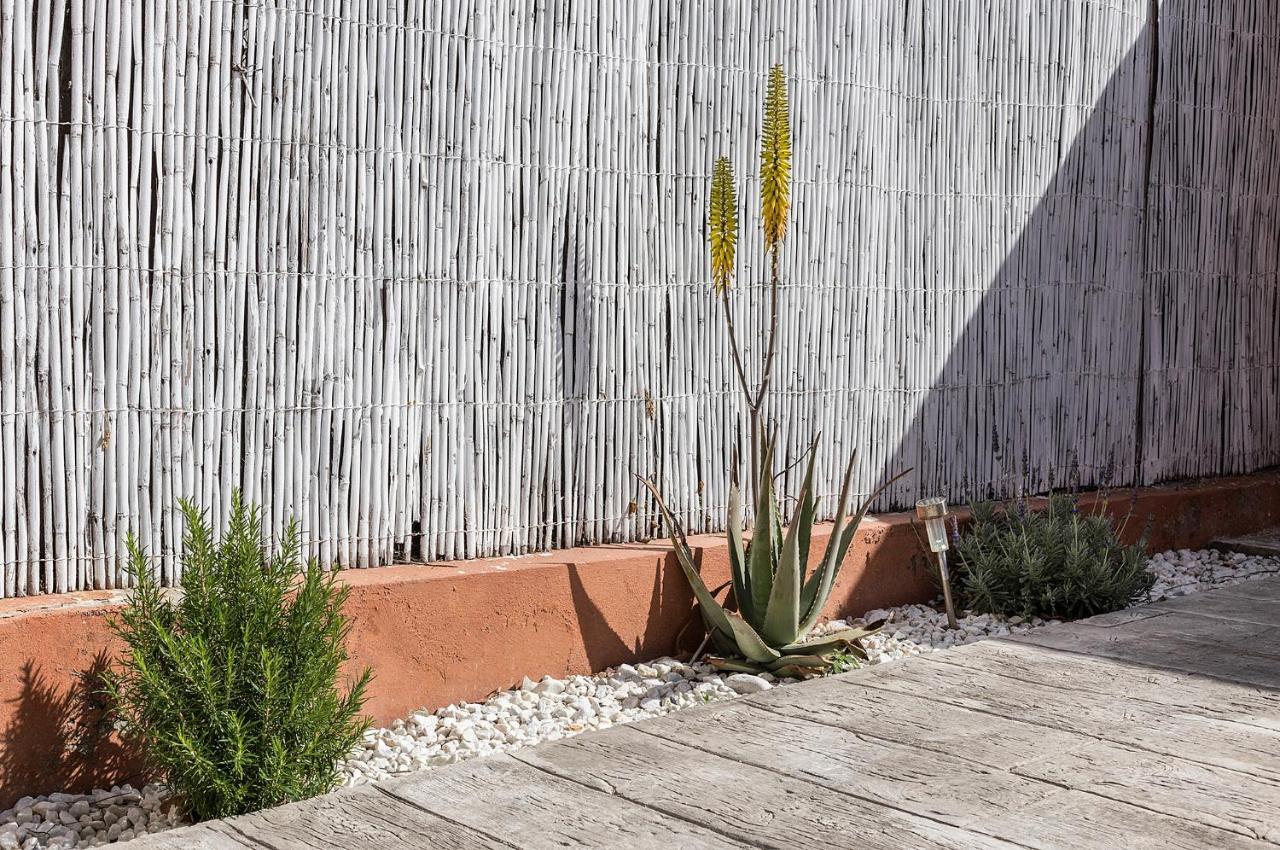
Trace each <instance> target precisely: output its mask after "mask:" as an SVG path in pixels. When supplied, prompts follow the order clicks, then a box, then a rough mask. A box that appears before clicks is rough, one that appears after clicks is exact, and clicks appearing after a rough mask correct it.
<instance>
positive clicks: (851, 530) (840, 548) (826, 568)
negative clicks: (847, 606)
mask: <svg viewBox="0 0 1280 850" xmlns="http://www.w3.org/2000/svg"><path fill="white" fill-rule="evenodd" d="M856 457H857V455H856V453H855V455H854V457H853V458H850V460H849V466H848V468H847V469H846V470H845V481H844V484H843V485H842V486H841V488H840V500H841V503H842V504H841V505H840V507H839V508H838V509H837V512H836V520H835V524H834V525H833V527H832V530H831V537H830V539H828V540H827V552H826V555H824V556H823V559H822V566H821V568H820V569H819V570H818V571H817V572H815V573H814V574H813V575H812V576H811V577H810V581H811V582H813V581H816V582H817V584H816V586H815V587H814V589H813V596H812V598H810V599H809V602H808V607H807V608H806V609H805V611H806V613H805V614H804V616H803V618H802V619H801V622H800V634H802V635H803V634H807V633H808V631H809V629H811V628H813V625H814V623H816V622H817V621H818V617H820V616H822V609H823V608H824V607H826V604H827V598H828V597H829V596H830V595H831V588H832V587H834V586H835V582H836V578H837V577H838V576H839V575H840V567H841V566H842V565H843V564H844V558H845V555H846V554H848V552H849V546H850V545H851V544H852V543H853V538H854V535H856V534H857V533H858V527H859V526H860V525H862V520H863V519H864V518H865V517H866V515H867V511H868V510H869V509H870V508H871V503H872V502H874V501H875V500H876V497H877V496H879V495H880V494H881V493H883V492H884V491H885V489H886V488H887V487H888V486H889V485H890V484H892V483H893V482H895V481H897V480H898V479H899V478H901V477H902V476H904V475H906V474H907V473H908V472H910V471H911V469H910V468H908V469H904V470H902V472H899V473H898V474H897V475H895V476H893V477H892V478H890V479H889V480H887V481H885V482H884V483H883V484H881V485H880V486H879V487H877V488H876V489H874V490H872V491H871V495H869V496H867V498H866V499H864V500H863V502H862V504H861V505H860V506H859V507H858V511H857V513H855V514H854V515H853V517H852V518H851V519H850V520H849V522H848V524H845V523H844V504H843V502H844V498H845V495H846V493H847V490H848V484H849V478H850V474H851V473H852V472H853V463H854V460H855V459H856ZM805 590H806V591H808V588H807V587H806V588H805ZM806 595H807V593H806Z"/></svg>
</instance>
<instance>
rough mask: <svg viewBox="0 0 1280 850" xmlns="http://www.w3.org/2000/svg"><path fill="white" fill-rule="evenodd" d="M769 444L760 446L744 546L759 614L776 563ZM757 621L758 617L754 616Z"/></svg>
mask: <svg viewBox="0 0 1280 850" xmlns="http://www.w3.org/2000/svg"><path fill="white" fill-rule="evenodd" d="M772 457H773V446H772V444H768V445H766V446H765V448H764V453H763V457H762V458H761V461H760V469H761V470H763V471H762V472H761V473H760V486H759V498H758V499H757V501H756V524H755V527H754V528H753V529H752V530H751V544H750V545H749V546H748V547H747V569H748V572H749V573H750V575H751V582H750V587H749V588H748V589H749V591H750V596H751V606H752V611H753V613H754V614H755V615H756V616H757V617H760V616H763V615H764V614H765V613H766V612H767V611H768V610H769V597H770V596H771V595H772V593H773V569H774V564H775V563H776V560H777V558H776V556H775V549H774V540H775V538H776V537H777V535H778V527H779V526H780V525H781V524H780V523H779V521H778V506H777V503H776V502H775V501H774V496H773V472H772V469H773V464H772ZM757 622H758V620H757Z"/></svg>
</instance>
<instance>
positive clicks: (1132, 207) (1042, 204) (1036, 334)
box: [878, 0, 1274, 508]
mask: <svg viewBox="0 0 1280 850" xmlns="http://www.w3.org/2000/svg"><path fill="white" fill-rule="evenodd" d="M1201 5H1203V4H1199V3H1195V2H1191V0H1188V2H1179V0H1170V2H1165V3H1163V4H1161V5H1160V7H1159V10H1158V12H1157V11H1156V8H1155V5H1154V4H1153V6H1152V8H1151V9H1150V11H1149V13H1148V17H1147V20H1146V23H1145V25H1143V26H1142V28H1141V31H1140V33H1139V34H1138V36H1137V38H1136V39H1135V40H1134V41H1133V43H1132V45H1131V46H1130V47H1129V49H1128V50H1127V52H1125V54H1124V55H1123V57H1122V58H1121V59H1120V61H1119V62H1117V63H1116V65H1115V67H1114V69H1113V70H1112V72H1111V77H1110V79H1109V81H1108V82H1107V84H1106V86H1105V88H1104V89H1103V90H1102V91H1101V94H1100V96H1099V97H1098V98H1097V99H1096V102H1095V103H1094V105H1093V107H1092V109H1091V111H1090V112H1089V114H1088V115H1087V117H1086V118H1085V120H1084V121H1083V123H1082V124H1080V125H1079V127H1078V129H1077V130H1076V131H1075V132H1074V134H1073V135H1072V134H1067V133H1064V134H1063V138H1061V139H1060V144H1061V145H1062V146H1063V148H1064V149H1065V153H1064V154H1063V155H1062V156H1061V158H1060V161H1059V163H1058V165H1057V167H1056V168H1055V169H1054V172H1053V174H1052V176H1051V178H1050V179H1049V180H1048V181H1047V183H1046V184H1045V186H1044V189H1043V193H1042V195H1041V197H1040V198H1039V200H1037V201H1036V202H1035V204H1034V207H1033V208H1032V209H1031V210H1030V212H1029V215H1028V216H1027V218H1026V220H1025V224H1023V226H1022V227H1021V229H1020V231H1019V232H1018V235H1017V237H1016V240H1015V241H1014V243H1013V244H1012V247H1011V248H1010V250H1009V251H1008V252H1007V255H1006V256H1005V257H1004V258H1003V260H1002V261H1001V262H1000V264H999V268H998V269H997V270H996V271H995V273H994V275H993V276H992V277H991V278H990V279H989V280H985V281H978V283H981V284H982V285H984V286H985V292H984V293H983V294H982V295H981V296H980V300H979V301H978V303H977V304H976V306H975V307H973V308H972V309H970V308H968V307H967V306H966V305H965V304H964V303H963V299H962V298H960V297H958V296H957V295H956V293H955V291H954V290H951V289H949V288H948V287H947V285H946V283H947V282H946V281H945V279H944V278H943V277H942V276H941V275H938V276H936V277H935V278H934V279H933V280H932V281H928V280H926V281H925V289H926V291H925V293H924V296H923V299H924V303H923V305H921V306H922V307H923V309H926V310H929V311H930V312H931V314H932V315H933V321H934V324H935V328H934V332H935V333H937V334H941V335H949V336H950V337H951V338H952V339H953V340H954V341H953V343H952V345H951V348H950V351H949V353H948V354H947V356H946V359H945V362H943V364H942V365H941V367H940V368H939V369H938V370H937V373H936V375H935V376H934V378H933V381H932V385H931V386H930V387H929V389H928V392H927V393H926V394H924V395H923V397H922V398H921V399H920V401H919V403H918V405H917V407H916V410H915V412H914V414H913V417H912V419H911V423H910V426H909V427H908V428H907V429H906V430H905V432H904V436H903V437H902V439H901V440H900V441H899V443H898V445H897V448H896V450H895V451H894V452H893V453H892V455H891V456H890V458H889V460H888V462H887V463H886V464H885V466H884V468H883V470H881V474H882V475H883V476H884V477H888V476H889V475H892V474H893V473H894V472H896V471H898V470H901V469H903V468H905V467H913V472H912V473H911V474H910V475H909V476H907V477H906V478H905V479H903V481H902V482H900V484H899V485H898V486H896V487H895V488H894V490H893V491H892V492H891V493H890V495H889V497H888V498H887V499H885V500H882V503H881V504H880V505H879V506H878V507H881V508H883V507H886V506H887V505H888V504H889V503H892V504H893V505H907V504H910V503H911V502H913V501H914V500H915V499H916V498H920V497H923V496H927V495H937V494H946V495H948V496H949V497H951V498H952V499H957V498H962V497H999V496H1002V495H1009V494H1011V493H1013V492H1016V491H1018V490H1027V491H1030V492H1044V491H1046V490H1048V489H1051V488H1053V487H1055V486H1063V485H1065V484H1068V483H1071V482H1076V483H1079V484H1081V485H1085V486H1088V485H1106V484H1128V483H1145V482H1142V480H1141V479H1142V476H1141V473H1140V469H1141V466H1142V451H1143V448H1142V447H1143V445H1144V442H1145V441H1146V436H1145V432H1146V430H1147V429H1149V428H1151V427H1152V426H1153V424H1158V425H1160V426H1161V427H1164V428H1168V427H1169V426H1170V425H1172V424H1174V423H1169V422H1161V423H1152V422H1144V421H1143V409H1144V406H1145V404H1144V402H1145V401H1146V400H1145V399H1144V394H1146V393H1150V392H1153V391H1155V392H1158V391H1159V390H1158V388H1157V389H1155V390H1153V389H1152V384H1151V381H1150V379H1149V377H1148V376H1147V375H1146V374H1145V368H1146V363H1145V359H1146V353H1145V352H1146V350H1147V345H1148V342H1147V340H1146V338H1145V336H1146V333H1147V327H1146V326H1145V324H1146V323H1147V322H1148V321H1149V319H1148V316H1149V315H1150V313H1151V305H1150V304H1149V303H1148V301H1149V299H1150V297H1151V296H1150V289H1149V287H1150V285H1151V284H1150V264H1151V262H1152V260H1151V258H1150V257H1149V256H1148V251H1147V250H1146V246H1147V245H1148V244H1149V242H1148V238H1149V230H1148V229H1149V228H1157V227H1160V226H1162V221H1163V217H1162V211H1161V210H1160V209H1159V208H1158V207H1157V206H1156V203H1157V195H1156V193H1155V192H1154V191H1151V192H1149V191H1148V187H1149V186H1151V185H1153V184H1152V175H1151V166H1152V159H1153V155H1154V154H1155V153H1156V152H1157V151H1160V146H1161V145H1165V146H1166V148H1165V149H1164V150H1162V151H1160V153H1161V154H1162V155H1164V156H1165V157H1166V160H1165V162H1166V166H1167V165H1168V157H1170V156H1172V157H1174V158H1175V166H1174V170H1175V171H1178V170H1181V171H1183V172H1185V174H1186V176H1187V179H1189V180H1195V179H1196V174H1195V169H1194V168H1192V165H1193V162H1192V161H1191V158H1193V157H1196V156H1200V155H1202V153H1203V152H1202V151H1193V150H1177V149H1176V147H1175V148H1173V149H1171V148H1170V147H1169V146H1171V145H1174V146H1176V140H1174V139H1166V138H1163V137H1162V136H1161V135H1160V128H1161V127H1162V126H1164V125H1165V124H1167V123H1168V122H1167V121H1161V120H1159V115H1160V114H1161V113H1159V112H1158V111H1157V94H1158V92H1159V83H1160V76H1159V75H1160V73H1161V69H1162V61H1161V56H1160V25H1161V21H1162V19H1178V20H1180V21H1182V20H1186V19H1188V18H1197V16H1198V17H1204V16H1205V15H1206V14H1207V13H1206V12H1205V11H1204V10H1203V9H1201V8H1200V6H1201ZM1191 7H1194V8H1191ZM1273 23H1274V21H1273ZM1201 44H1202V46H1203V49H1205V50H1206V51H1214V52H1215V55H1211V56H1207V57H1200V59H1199V60H1198V64H1197V67H1204V68H1215V67H1223V66H1224V64H1225V63H1227V62H1228V56H1227V55H1225V54H1226V53H1227V52H1228V51H1231V50H1234V49H1235V47H1234V46H1233V44H1232V42H1231V41H1230V40H1229V39H1205V40H1203V41H1202V42H1201ZM1216 54H1223V55H1216ZM1172 61H1173V60H1172V59H1171V60H1170V62H1172ZM1162 100H1163V98H1162ZM1162 108H1163V107H1162ZM1169 108H1171V109H1177V108H1179V105H1178V104H1174V105H1173V106H1172V107H1169ZM1174 120H1176V116H1175V117H1174ZM1064 123H1065V122H1064ZM1253 126H1254V127H1255V128H1256V126H1257V125H1253ZM1249 129H1250V127H1249V125H1247V124H1246V125H1244V126H1238V125H1237V124H1236V122H1234V121H1232V120H1229V116H1224V117H1223V120H1221V121H1219V122H1218V123H1217V124H1215V125H1214V127H1213V135H1214V137H1215V138H1222V139H1226V138H1229V137H1232V136H1233V135H1238V134H1240V133H1241V132H1247V131H1249ZM1209 142H1210V144H1211V145H1212V144H1213V140H1212V139H1211V140H1209ZM1252 149H1253V150H1257V151H1259V154H1260V155H1261V152H1262V151H1264V150H1265V149H1266V145H1263V144H1254V145H1252ZM1183 159H1185V160H1186V167H1185V168H1179V167H1178V166H1177V165H1176V163H1177V162H1180V161H1182V160H1183ZM1149 202H1150V203H1149ZM943 226H946V225H945V224H944V225H943ZM957 226H958V223H957ZM1247 235H1248V234H1243V235H1242V236H1247ZM920 238H923V236H921V237H920ZM930 290H931V291H930ZM930 301H932V304H930V303H929V302H930ZM1117 429H1121V430H1123V431H1128V432H1129V433H1127V434H1126V433H1119V434H1118V433H1116V432H1117ZM1102 446H1122V447H1124V448H1123V449H1121V450H1120V452H1119V453H1116V451H1115V450H1113V449H1108V450H1105V451H1103V450H1101V449H1099V448H1097V447H1102Z"/></svg>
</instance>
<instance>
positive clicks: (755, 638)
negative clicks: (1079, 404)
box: [641, 65, 900, 676]
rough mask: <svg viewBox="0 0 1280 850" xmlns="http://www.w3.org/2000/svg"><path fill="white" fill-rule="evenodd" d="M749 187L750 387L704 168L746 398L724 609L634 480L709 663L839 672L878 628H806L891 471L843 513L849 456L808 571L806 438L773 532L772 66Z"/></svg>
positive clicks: (719, 223) (785, 141)
mask: <svg viewBox="0 0 1280 850" xmlns="http://www.w3.org/2000/svg"><path fill="white" fill-rule="evenodd" d="M760 183H761V190H760V223H761V227H762V229H763V232H764V248H765V253H766V255H767V256H768V258H769V317H768V329H767V343H766V348H765V354H764V361H763V364H762V366H761V373H760V382H759V383H758V384H756V385H754V386H753V385H752V383H751V381H750V380H749V378H748V377H747V370H746V368H745V367H744V366H743V361H742V348H741V346H740V345H739V344H738V330H737V327H736V325H735V323H734V320H733V310H732V309H731V307H732V305H731V304H730V303H729V296H730V291H731V290H732V288H733V277H734V270H735V261H736V254H737V246H738V198H737V189H736V187H735V185H734V180H733V167H732V166H731V165H730V163H729V160H728V158H726V157H720V158H719V159H717V160H716V163H715V167H714V169H713V170H712V176H711V197H710V203H709V206H708V210H707V237H708V243H709V248H710V260H711V285H712V289H713V291H714V293H715V295H716V296H717V297H718V298H719V299H720V303H721V305H722V306H723V307H724V316H725V323H726V326H727V327H728V331H729V348H730V354H731V356H732V357H733V367H734V372H735V373H736V374H737V376H738V383H739V384H740V386H741V388H742V394H743V397H744V399H745V400H746V407H747V416H748V421H749V423H750V440H751V486H752V490H753V492H752V505H753V506H754V509H755V523H754V527H753V528H752V529H751V534H750V538H749V540H747V539H744V535H745V534H746V527H745V523H744V512H743V496H742V492H741V490H740V488H739V486H738V460H737V458H736V457H735V458H734V460H733V463H732V467H731V474H730V487H729V505H728V515H727V517H726V523H725V524H726V527H727V535H726V536H727V538H728V544H729V546H728V551H729V572H730V576H731V581H730V586H731V587H732V591H731V597H730V598H729V599H727V600H726V601H725V602H724V603H721V602H719V601H717V599H716V598H715V594H714V593H713V592H712V591H711V590H710V589H708V587H707V585H706V583H705V582H704V581H703V580H702V576H701V574H700V573H699V571H698V567H697V565H696V564H695V562H694V557H693V552H692V550H691V549H690V548H689V544H688V540H687V538H686V535H685V533H684V529H683V527H682V526H681V524H680V521H679V519H678V518H677V517H676V516H675V514H674V513H673V512H672V511H671V510H670V509H669V508H668V507H667V504H666V502H665V501H664V500H663V498H662V493H661V492H660V490H659V489H658V486H657V484H656V483H655V482H654V481H652V480H650V479H641V480H642V482H643V483H644V485H645V486H646V487H647V488H648V489H649V491H650V492H651V493H652V494H653V497H654V499H655V500H656V501H657V503H658V507H659V509H660V510H661V512H662V516H663V519H664V521H665V522H666V525H667V531H668V533H669V534H670V535H671V542H672V545H673V547H674V549H675V553H676V558H677V560H678V561H679V563H680V568H681V569H682V570H683V571H684V574H685V577H686V578H687V579H688V581H689V585H690V587H691V588H692V590H693V593H694V596H695V597H696V599H697V601H698V607H699V610H700V611H701V612H702V618H703V621H704V623H705V624H706V627H707V636H708V640H709V641H711V643H712V644H713V645H714V647H715V650H716V654H715V655H713V657H712V659H711V660H712V661H713V662H714V663H716V664H717V665H719V666H720V667H721V668H723V669H729V670H749V671H760V670H767V671H770V672H773V673H774V674H776V675H787V676H804V675H809V674H811V673H815V672H818V671H820V670H824V669H830V668H831V667H832V666H833V665H834V664H836V663H837V662H838V663H840V664H842V665H845V666H847V665H848V664H849V662H850V661H852V660H855V659H857V658H865V651H864V650H863V648H862V646H861V644H860V643H859V641H860V640H861V639H862V638H864V637H866V636H867V635H868V634H871V633H872V632H874V631H875V630H876V629H877V628H878V627H879V624H878V623H872V624H869V625H868V627H867V628H865V629H843V630H840V631H837V632H834V633H832V634H828V635H824V636H822V637H811V632H812V630H813V627H814V626H815V625H816V624H817V622H818V620H819V618H821V617H822V616H823V612H824V611H825V610H826V605H827V601H828V599H829V598H830V595H831V592H832V590H833V588H834V587H835V583H836V579H837V577H838V576H839V573H840V567H841V565H842V564H843V563H844V559H845V556H846V554H847V553H848V551H849V546H850V545H851V544H852V543H853V538H854V536H855V535H856V534H857V530H858V525H859V523H860V522H861V521H862V517H863V516H864V515H865V514H866V511H867V508H868V506H870V504H871V502H872V500H874V499H875V497H876V495H878V494H879V493H880V492H881V491H882V490H883V489H884V488H885V487H887V486H888V485H889V484H890V483H892V482H893V481H894V480H896V478H898V477H900V476H895V477H894V478H891V479H889V480H888V481H886V482H885V483H884V484H883V485H881V486H880V487H879V488H877V489H876V491H875V492H873V493H872V494H871V495H870V496H868V497H867V498H866V499H865V500H864V501H863V502H862V505H861V506H860V507H859V508H858V509H857V511H855V512H852V513H848V512H846V508H847V505H848V501H849V493H850V484H851V481H852V477H853V466H854V461H855V458H856V455H855V456H854V457H851V458H850V459H849V462H848V465H847V466H846V467H845V471H844V479H843V482H842V484H841V487H840V498H839V501H838V503H837V505H836V513H835V519H834V522H833V523H832V526H831V529H830V534H829V536H828V539H827V545H826V547H825V551H824V552H823V553H822V554H821V556H820V557H818V558H817V559H815V561H814V568H813V570H812V571H811V570H810V569H809V563H810V545H809V544H810V540H811V538H812V535H813V526H814V520H815V518H816V516H817V495H816V494H815V492H814V486H813V472H814V462H815V460H816V459H817V453H818V441H817V440H816V439H815V440H814V441H813V443H812V444H811V445H810V447H809V449H808V451H806V452H805V453H804V454H803V455H802V456H801V457H800V458H799V459H798V460H797V461H796V462H797V463H800V462H802V461H803V462H804V467H805V473H804V483H803V484H802V485H801V488H800V495H799V497H798V498H797V509H796V513H795V516H794V517H793V518H792V522H791V525H790V527H789V528H786V529H784V528H783V526H782V516H781V511H780V510H779V506H778V499H777V497H776V495H775V492H774V487H773V485H774V478H775V475H774V472H773V457H774V453H775V449H776V438H775V437H773V436H768V437H766V435H765V425H764V412H763V411H764V403H765V399H766V398H767V396H768V391H769V382H770V379H771V377H772V373H773V361H774V357H775V355H776V353H777V344H778V286H779V277H780V274H779V256H780V253H781V250H782V243H783V240H784V239H785V238H786V235H787V217H788V216H789V214H790V210H791V122H790V118H789V116H788V114H787V82H786V76H785V75H784V74H783V72H782V66H780V65H775V66H774V67H773V68H772V70H771V71H770V72H769V80H768V89H767V92H766V95H765V102H764V121H763V132H762V137H761V142H760ZM814 554H816V550H815V553H814Z"/></svg>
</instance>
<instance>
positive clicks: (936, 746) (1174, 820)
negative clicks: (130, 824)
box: [130, 578, 1280, 850]
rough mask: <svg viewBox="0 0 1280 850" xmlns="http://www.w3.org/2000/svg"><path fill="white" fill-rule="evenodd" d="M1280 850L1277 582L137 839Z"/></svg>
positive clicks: (273, 846) (351, 849)
mask: <svg viewBox="0 0 1280 850" xmlns="http://www.w3.org/2000/svg"><path fill="white" fill-rule="evenodd" d="M1276 846H1280V578H1269V579H1265V580H1260V581H1253V582H1249V583H1246V584H1243V585H1238V586H1235V587H1232V588H1224V589H1221V590H1215V591H1209V592H1206V593H1201V594H1197V595H1195V596H1191V597H1184V598H1181V599H1177V600H1171V601H1168V602H1161V603H1156V604H1153V605H1149V606H1144V607H1142V608H1137V609H1131V610H1129V611H1126V612H1120V613H1118V614H1112V615H1106V616H1102V617H1095V618H1093V619H1092V620H1088V621H1082V622H1078V623H1071V624H1065V625H1061V626H1053V627H1049V628H1045V629H1041V630H1039V631H1037V632H1035V633H1033V634H1031V635H1028V636H1026V637H1023V638H1018V639H1011V640H990V641H985V642H983V643H980V644H976V645H972V646H968V647H964V648H961V649H956V650H952V651H949V652H945V653H938V654H936V655H932V656H929V657H921V658H913V659H909V660H906V661H901V662H898V663H894V664H888V665H883V666H879V667H875V668H871V669H867V670H860V671H856V672H854V673H849V674H846V675H843V676H835V677H831V678H827V679H820V680H816V681H811V682H806V683H803V684H799V685H793V686H790V687H785V688H775V689H774V690H771V691H768V692H766V693H763V694H757V695H754V696H751V697H746V698H743V699H738V700H734V701H732V702H727V703H718V704H715V705H709V706H706V707H704V708H697V709H691V710H688V711H683V712H680V713H678V714H673V715H669V716H667V717H663V718H658V719H654V720H648V721H644V722H641V723H636V724H633V725H630V726H624V727H616V728H613V729H610V730H607V731H603V732H597V733H591V734H586V735H581V736H578V737H575V738H572V739H568V740H563V741H557V742H554V743H549V744H544V745H541V746H538V747H534V748H530V749H525V750H521V751H518V752H514V753H511V754H507V755H502V756H496V757H493V758H487V759H479V760H476V761H471V762H467V763H465V764H461V765H457V766H454V767H449V768H445V769H442V770H435V771H430V772H427V773H421V774H417V775H412V776H407V777H402V778H399V779H395V780H392V781H388V782H384V783H380V784H378V785H376V786H373V787H364V788H359V789H351V790H345V791H340V792H337V793H335V794H331V795H328V796H325V797H321V798H318V799H315V800H309V801H306V802H303V803H297V804H294V805H290V806H285V807H282V808H279V809H274V810H271V811H267V812H260V813H258V814H253V815H248V816H245V817H240V818H232V819H230V820H226V821H220V822H216V823H210V824H203V825H200V826H196V827H191V828H187V829H181V830H175V831H172V832H168V833H162V834H160V835H155V836H150V837H148V838H144V839H142V840H140V841H137V842H134V843H133V844H131V845H130V850H160V848H163V850H171V848H197V850H199V849H200V848H207V850H295V848H297V850H304V848H330V850H357V848H359V850H363V849H364V848H384V847H387V848H390V847H395V848H436V847H439V848H471V847H507V848H512V847H514V848H551V847H626V848H629V850H632V849H633V848H650V847H652V848H667V847H770V848H796V847H840V848H843V847H847V848H856V850H873V848H892V850H902V849H903V848H926V847H937V848H988V847H990V848H1073V850H1074V848H1115V847H1124V848H1126V850H1132V848H1147V847H1149V848H1161V850H1164V849H1165V848H1206V847H1215V848H1216V847H1254V848H1264V847H1276Z"/></svg>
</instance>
